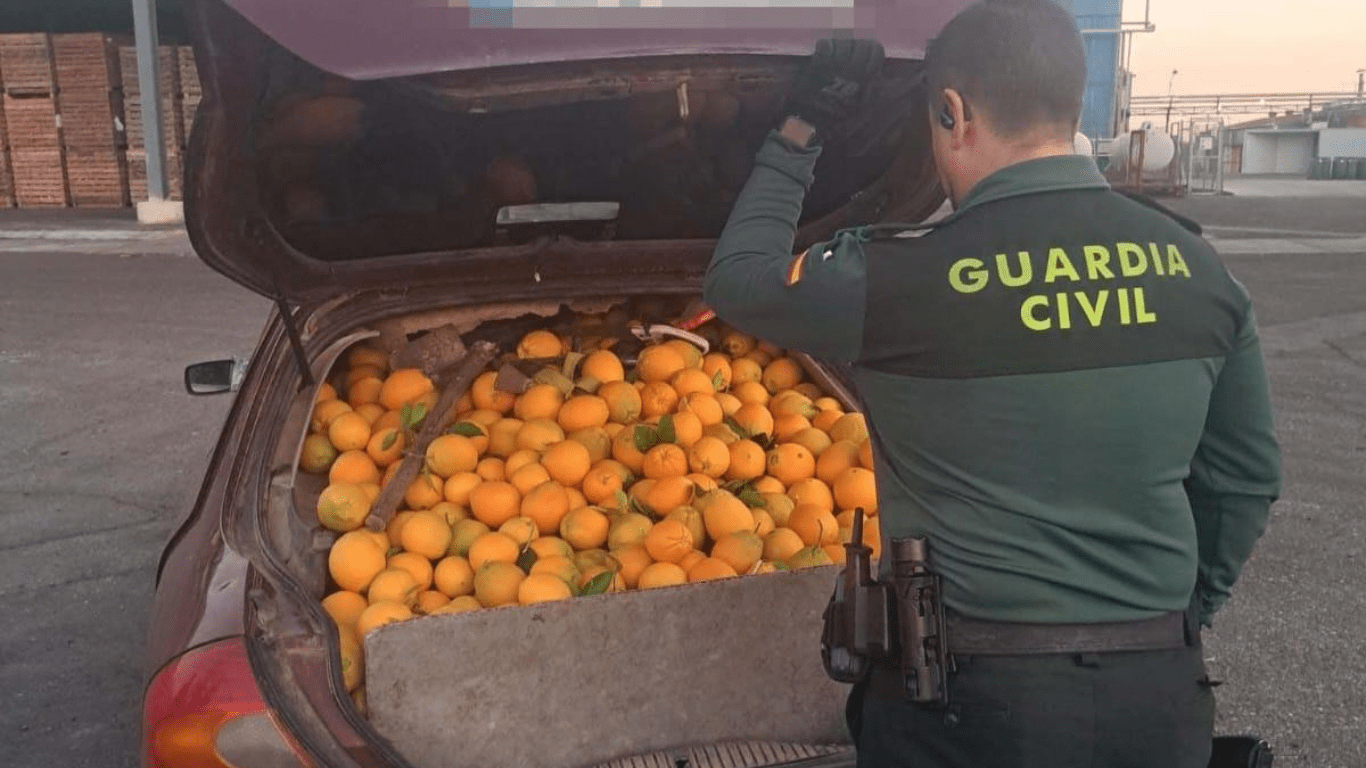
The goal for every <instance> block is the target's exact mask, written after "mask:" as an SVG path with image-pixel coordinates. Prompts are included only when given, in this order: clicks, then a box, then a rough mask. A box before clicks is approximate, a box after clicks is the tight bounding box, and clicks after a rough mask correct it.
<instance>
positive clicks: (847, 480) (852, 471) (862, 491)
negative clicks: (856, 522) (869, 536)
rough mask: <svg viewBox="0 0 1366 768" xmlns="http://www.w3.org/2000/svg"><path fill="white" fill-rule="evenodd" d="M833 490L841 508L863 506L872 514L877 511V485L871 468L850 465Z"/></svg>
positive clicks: (836, 501)
mask: <svg viewBox="0 0 1366 768" xmlns="http://www.w3.org/2000/svg"><path fill="white" fill-rule="evenodd" d="M833 490H834V492H835V503H836V504H838V505H839V508H840V509H858V508H859V507H862V508H863V510H864V511H865V512H868V513H870V514H871V513H873V512H876V511H877V485H876V483H874V482H873V473H872V471H871V470H867V469H864V468H863V467H850V468H849V469H848V470H846V471H845V472H844V474H842V475H840V476H839V479H837V480H836V481H835V487H834V489H833Z"/></svg>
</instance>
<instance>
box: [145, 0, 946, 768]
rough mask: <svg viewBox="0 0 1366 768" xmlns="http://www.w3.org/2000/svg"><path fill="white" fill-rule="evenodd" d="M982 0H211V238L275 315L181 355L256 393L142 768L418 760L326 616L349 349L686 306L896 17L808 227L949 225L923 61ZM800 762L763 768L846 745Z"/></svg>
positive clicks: (195, 138) (199, 123) (163, 565)
mask: <svg viewBox="0 0 1366 768" xmlns="http://www.w3.org/2000/svg"><path fill="white" fill-rule="evenodd" d="M966 4H967V3H966V1H965V0H964V1H959V0H955V1H954V2H937V1H933V2H932V1H931V0H913V1H912V0H868V1H866V2H865V0H858V3H857V5H855V4H854V3H853V2H849V1H848V0H827V1H826V2H817V3H806V4H802V5H803V7H795V6H794V7H784V6H777V5H771V4H770V3H767V2H760V1H759V0H738V1H736V2H728V3H725V4H722V5H721V6H718V5H716V4H712V6H711V7H702V6H699V7H692V8H688V7H682V6H678V5H675V4H671V3H665V4H663V7H656V8H648V7H646V8H625V7H622V8H605V7H597V6H599V5H601V4H598V3H587V4H580V5H578V6H576V7H558V8H536V7H531V5H530V4H527V5H523V4H516V5H514V4H505V5H502V6H500V7H493V6H476V5H475V4H470V5H469V7H466V6H465V4H458V5H459V7H454V6H456V5H457V4H454V3H452V4H450V5H451V6H452V7H446V5H447V4H444V3H437V4H415V5H414V6H413V7H412V8H410V9H407V10H404V11H403V12H399V11H397V10H396V9H395V6H394V4H393V3H384V2H378V0H346V1H345V2H339V0H294V2H291V3H278V2H274V0H189V2H187V16H188V19H189V27H190V29H191V34H192V37H193V44H194V50H195V57H196V60H197V65H198V70H199V73H200V77H201V80H202V83H203V90H204V100H203V103H202V106H201V108H200V110H199V112H198V114H197V117H196V120H195V125H194V128H193V131H192V133H191V136H190V138H189V148H188V151H187V154H186V157H185V213H186V221H187V227H188V230H189V233H190V237H191V241H192V243H193V245H194V248H195V251H196V253H197V254H198V255H199V256H200V258H202V259H203V260H204V261H205V263H207V264H208V265H209V266H210V267H212V268H213V269H215V270H217V271H219V272H221V273H222V274H223V275H225V276H227V277H228V278H230V279H232V280H234V281H236V282H238V283H239V284H241V285H242V286H243V287H244V288H246V289H248V290H252V291H255V292H257V293H259V294H261V295H263V296H266V297H268V298H270V299H271V300H272V301H273V302H274V303H275V308H274V310H273V311H272V313H271V314H270V316H269V317H268V318H266V320H265V328H264V331H263V333H262V335H261V338H260V341H259V344H258V345H257V347H256V349H255V350H254V352H253V353H252V354H251V355H250V357H249V361H248V359H242V360H228V361H213V362H210V363H206V364H200V365H195V366H191V367H190V368H189V369H187V371H186V387H187V389H188V390H189V391H191V392H193V393H196V394H210V393H219V392H228V393H233V395H232V396H233V397H234V401H233V405H232V407H231V410H230V413H229V415H228V417H227V420H226V422H225V425H224V427H223V430H222V434H221V436H220V438H219V440H218V442H217V445H216V447H215V449H214V452H213V454H212V457H211V459H210V460H209V464H208V467H207V469H206V473H205V477H204V480H203V484H202V486H201V489H200V491H199V495H198V498H197V500H196V502H195V504H194V506H193V508H192V509H191V510H190V511H189V513H188V515H187V516H186V518H185V519H184V521H183V523H182V524H181V525H180V526H179V528H178V529H177V530H176V531H175V533H174V534H173V536H172V538H171V540H170V542H169V544H168V545H167V547H166V549H165V551H164V552H163V553H162V556H161V559H160V563H159V566H158V572H157V587H156V594H155V602H154V609H153V615H152V620H151V625H150V628H149V634H148V638H149V639H148V649H147V657H146V666H145V672H146V693H145V697H144V702H143V724H144V730H143V738H142V746H143V754H142V762H143V764H144V765H146V766H149V768H151V767H153V766H155V767H156V768H171V767H172V766H189V765H234V766H248V765H251V766H266V765H270V766H289V765H317V766H353V765H356V766H360V765H364V766H404V765H409V764H410V763H409V761H408V758H406V757H405V755H404V754H403V753H401V752H400V751H399V750H398V749H396V748H395V747H394V745H393V744H392V743H391V742H390V741H389V740H388V739H386V738H385V737H384V736H383V735H381V734H380V733H379V732H378V731H377V730H376V729H375V727H374V726H373V725H372V723H371V722H369V721H368V720H367V719H366V718H365V717H364V716H363V715H362V713H361V712H360V710H359V708H358V707H357V706H356V703H355V702H354V701H353V699H352V698H351V696H349V695H348V692H347V689H346V686H345V684H344V678H343V672H342V669H341V661H340V656H339V649H338V639H337V634H336V632H335V630H334V628H333V627H332V625H331V621H330V619H329V618H328V616H327V614H326V613H324V612H323V611H322V610H321V608H319V605H318V598H319V597H320V596H321V595H322V593H323V589H324V580H325V579H326V573H327V568H326V552H327V547H328V546H329V545H330V543H331V541H332V536H331V534H330V533H329V532H327V531H324V530H322V529H320V528H319V526H318V525H317V520H316V518H315V517H314V516H313V515H312V512H311V510H310V509H309V508H308V503H307V499H308V494H310V493H312V494H315V495H316V493H317V491H318V488H317V487H316V484H314V485H313V486H310V485H309V482H310V481H309V479H308V478H306V477H303V476H302V473H299V472H298V470H297V467H296V463H297V459H298V456H299V451H300V445H301V442H302V440H303V439H304V436H305V435H306V433H307V431H308V422H309V417H310V414H311V412H312V409H313V405H314V402H315V400H316V399H317V397H318V395H319V392H320V390H321V388H322V386H323V384H324V382H325V381H327V380H328V379H329V377H332V378H335V376H336V371H337V370H338V369H337V365H338V361H339V360H341V359H343V356H344V355H345V354H346V353H347V351H348V350H349V349H351V348H352V347H354V346H355V345H357V344H360V343H365V342H371V343H373V340H380V341H383V342H393V344H394V345H397V346H401V345H402V344H403V343H405V342H406V341H408V340H409V339H412V338H416V337H417V336H420V335H421V334H422V333H424V332H426V331H429V330H431V329H434V328H438V327H445V326H454V327H456V328H458V329H460V332H461V333H462V334H464V336H463V341H464V342H467V343H468V342H472V341H473V340H474V339H476V338H484V339H497V338H499V334H504V335H505V334H506V333H508V332H510V331H509V329H515V328H516V327H518V326H517V323H518V322H520V321H524V320H525V318H527V317H531V318H538V319H540V318H545V317H547V316H554V315H555V314H556V313H559V312H562V311H564V310H565V309H566V308H567V307H568V308H572V307H581V306H595V307H602V306H606V307H612V306H621V305H624V304H630V305H631V306H632V307H633V308H634V309H636V310H640V311H642V312H645V313H646V314H649V313H651V312H653V313H655V314H657V315H660V316H663V315H667V314H670V313H675V312H677V311H679V310H680V309H681V308H684V307H686V306H688V305H689V304H690V303H691V302H692V301H693V300H695V299H696V298H697V297H698V296H699V294H700V287H701V277H702V274H703V272H704V270H705V268H706V265H707V263H708V261H709V258H710V255H711V251H712V247H713V244H714V240H715V238H716V236H717V235H718V233H719V232H720V230H721V228H722V226H723V224H724V222H725V220H726V217H727V215H728V213H729V209H730V205H731V203H732V202H733V201H734V199H735V197H736V195H737V194H738V191H739V189H740V187H741V185H742V184H743V183H744V181H745V179H746V177H747V175H748V172H749V169H750V167H751V164H752V158H753V153H754V151H755V150H756V149H757V146H758V144H759V142H760V141H761V140H762V138H763V136H764V135H765V133H766V132H767V131H768V130H769V129H770V128H771V127H773V126H775V125H776V124H777V122H778V121H779V118H780V117H781V109H782V103H783V95H784V92H785V89H786V87H787V85H788V83H789V82H790V80H791V78H792V75H793V73H794V72H795V70H796V67H797V66H798V65H799V64H800V63H801V61H802V60H803V59H804V57H805V56H806V55H808V54H809V52H810V51H811V50H812V48H813V45H814V43H815V41H816V40H818V39H820V38H822V37H827V36H830V35H831V34H832V30H836V31H839V32H841V33H851V32H852V33H855V34H861V35H867V36H873V35H875V36H877V37H878V38H879V39H880V40H881V42H882V43H883V44H884V46H885V47H886V49H887V52H888V62H887V66H886V68H885V72H884V74H883V76H882V77H881V78H880V79H879V81H878V82H877V84H876V87H875V89H874V96H873V98H875V99H876V100H877V108H876V109H871V110H868V111H867V114H866V116H865V118H864V119H863V120H861V121H859V122H856V123H854V124H853V125H851V126H849V132H848V134H847V135H846V136H845V137H844V138H842V139H840V140H832V141H830V142H828V143H827V146H826V148H825V158H827V159H826V160H825V161H824V163H823V168H828V169H829V170H828V171H827V172H823V173H821V174H820V175H819V177H818V179H817V181H816V183H815V185H814V187H813V189H812V190H811V194H810V196H809V197H808V199H807V205H806V214H805V216H804V219H803V223H802V226H801V229H800V231H799V232H798V234H797V245H798V246H800V245H802V244H805V243H811V242H816V241H818V240H819V239H823V238H828V237H830V236H831V235H832V234H833V233H834V232H835V231H836V230H838V229H839V228H841V227H843V226H846V225H850V224H853V223H866V222H869V221H878V220H881V221H919V220H921V219H923V218H925V217H926V216H927V215H929V214H930V213H932V212H933V211H935V210H936V209H938V208H939V207H940V206H941V204H942V202H943V199H944V198H943V193H942V191H941V190H940V188H939V185H938V182H937V178H936V175H935V171H934V168H933V163H932V160H931V157H930V152H929V141H928V134H927V131H928V127H927V124H926V123H927V121H926V120H925V98H924V92H923V88H924V85H923V82H922V80H921V78H920V76H919V75H920V62H921V59H922V57H923V51H924V49H925V46H926V42H927V40H928V39H929V36H930V34H931V33H932V32H933V31H934V30H937V29H938V28H940V27H941V26H942V25H943V24H944V23H945V22H946V21H947V20H948V19H949V18H950V17H951V16H952V15H953V14H954V13H955V12H956V11H958V10H959V9H960V8H961V7H963V6H965V5H966ZM542 5H548V4H542ZM555 5H557V6H566V5H568V4H564V3H560V4H555ZM640 5H647V6H648V5H649V4H648V3H641V4H640ZM438 6H439V7H438ZM803 755H807V753H803V752H800V750H799V751H796V752H792V751H788V752H783V751H781V750H780V751H778V752H774V753H773V755H772V756H770V757H769V758H767V761H768V763H770V764H776V763H777V762H791V761H793V760H798V759H808V760H814V762H811V763H810V764H812V765H814V764H818V763H819V764H838V763H841V762H842V763H849V762H850V760H851V757H850V755H849V753H848V752H847V751H845V752H841V753H839V754H837V755H835V758H834V759H835V761H836V762H835V763H831V762H830V760H831V759H832V758H831V757H830V756H829V755H826V756H824V757H820V758H812V757H810V755H807V757H806V758H803ZM822 760H823V761H825V762H821V761H822ZM564 761H565V764H576V763H575V762H574V756H573V755H565V756H564ZM760 762H761V763H762V762H764V761H762V760H761V761H760ZM730 764H738V763H730ZM750 764H756V763H750Z"/></svg>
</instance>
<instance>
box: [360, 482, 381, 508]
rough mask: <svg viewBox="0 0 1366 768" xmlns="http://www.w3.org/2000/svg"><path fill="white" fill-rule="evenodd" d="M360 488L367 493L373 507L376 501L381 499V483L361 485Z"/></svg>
mask: <svg viewBox="0 0 1366 768" xmlns="http://www.w3.org/2000/svg"><path fill="white" fill-rule="evenodd" d="M360 487H361V490H363V491H365V495H366V497H367V498H369V499H370V504H371V505H372V506H373V505H374V503H375V500H376V499H378V498H379V491H380V488H379V483H361V484H360Z"/></svg>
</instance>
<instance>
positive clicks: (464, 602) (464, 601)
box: [433, 594, 484, 613]
mask: <svg viewBox="0 0 1366 768" xmlns="http://www.w3.org/2000/svg"><path fill="white" fill-rule="evenodd" d="M483 607H484V606H483V605H480V603H479V601H478V600H476V599H475V597H474V595H472V594H470V595H461V596H460V597H457V598H454V599H452V600H451V601H450V602H449V603H446V604H445V605H443V606H441V607H440V608H437V609H436V610H435V611H433V613H467V612H469V611H477V610H479V609H481V608H483Z"/></svg>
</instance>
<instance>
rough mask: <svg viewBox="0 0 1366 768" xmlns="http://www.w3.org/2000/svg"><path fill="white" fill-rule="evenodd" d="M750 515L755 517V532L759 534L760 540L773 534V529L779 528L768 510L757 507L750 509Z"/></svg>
mask: <svg viewBox="0 0 1366 768" xmlns="http://www.w3.org/2000/svg"><path fill="white" fill-rule="evenodd" d="M749 513H750V514H751V515H754V532H755V533H757V534H759V538H761V539H762V538H763V537H765V536H767V535H769V534H770V533H773V529H774V528H776V527H777V524H776V523H774V522H773V515H770V514H769V513H768V510H766V509H763V508H760V507H756V508H753V509H750V511H749Z"/></svg>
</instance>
